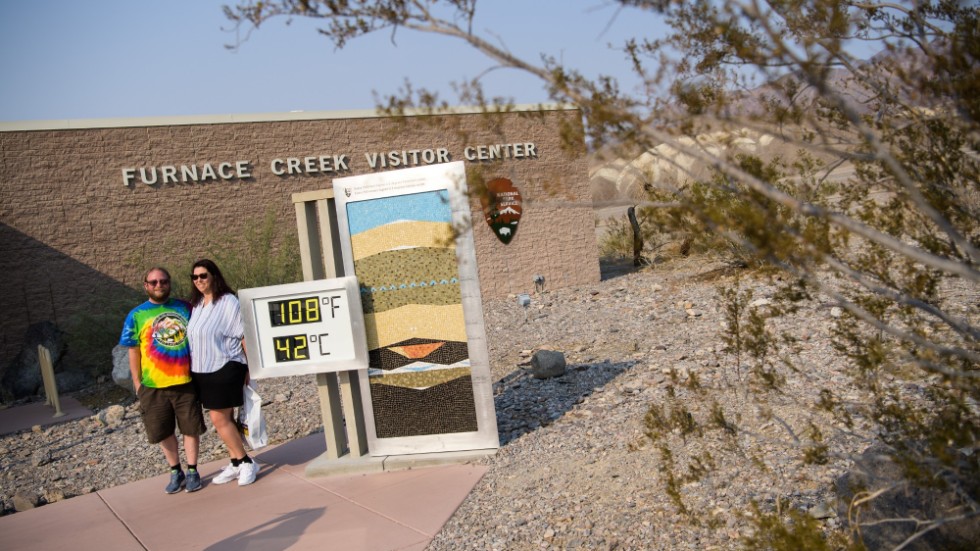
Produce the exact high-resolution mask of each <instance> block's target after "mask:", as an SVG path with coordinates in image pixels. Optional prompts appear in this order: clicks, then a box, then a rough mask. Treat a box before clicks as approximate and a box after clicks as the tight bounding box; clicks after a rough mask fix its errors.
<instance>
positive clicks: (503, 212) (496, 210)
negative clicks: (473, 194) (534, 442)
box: [480, 178, 521, 245]
mask: <svg viewBox="0 0 980 551" xmlns="http://www.w3.org/2000/svg"><path fill="white" fill-rule="evenodd" d="M480 203H481V204H482V206H483V215H484V218H485V219H486V221H487V225H489V226H490V229H491V230H493V234H494V235H496V236H497V239H499V240H500V241H501V242H502V243H503V244H504V245H506V244H508V243H510V241H511V240H512V239H514V236H515V235H516V234H517V225H518V223H519V222H520V221H521V192H520V190H518V189H517V187H516V186H514V183H513V182H511V181H510V180H508V179H507V178H494V179H493V180H490V181H489V182H487V190H486V192H485V193H484V194H483V195H481V196H480Z"/></svg>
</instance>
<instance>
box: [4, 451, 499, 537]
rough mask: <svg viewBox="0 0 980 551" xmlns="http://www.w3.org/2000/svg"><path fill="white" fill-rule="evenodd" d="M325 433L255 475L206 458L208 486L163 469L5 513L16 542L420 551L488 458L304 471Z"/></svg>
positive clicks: (266, 454) (266, 459)
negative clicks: (249, 479) (235, 475)
mask: <svg viewBox="0 0 980 551" xmlns="http://www.w3.org/2000/svg"><path fill="white" fill-rule="evenodd" d="M325 448H326V443H325V440H324V436H323V435H322V434H314V435H311V436H308V437H306V438H303V439H300V440H294V441H292V442H289V443H286V444H282V445H280V446H277V447H274V448H269V449H267V450H264V451H261V452H259V453H258V454H256V455H255V457H256V459H257V460H258V461H259V463H260V464H261V466H262V470H261V472H260V473H259V476H258V480H256V482H255V483H254V484H252V485H249V486H242V487H239V486H238V485H237V484H236V483H235V482H232V483H229V484H224V485H220V486H219V485H217V484H212V483H211V482H210V481H211V479H212V478H213V477H214V476H215V475H217V474H218V472H219V471H220V470H221V468H222V467H223V466H224V465H225V464H226V462H224V461H218V462H213V463H208V464H205V465H201V466H200V471H201V475H202V477H203V478H204V488H203V489H202V490H200V491H198V492H195V493H192V494H188V493H185V492H180V493H179V494H174V495H167V494H166V493H164V491H163V488H164V486H166V484H167V481H168V480H169V477H168V476H167V475H161V476H157V477H154V478H149V479H146V480H141V481H139V482H135V483H132V484H127V485H124V486H117V487H115V488H110V489H107V490H102V491H99V492H95V493H92V494H88V495H84V496H79V497H75V498H71V499H68V500H65V501H61V502H58V503H52V504H50V505H45V506H42V507H38V508H37V509H32V510H29V511H24V512H21V513H16V514H13V515H8V516H4V517H0V541H2V542H3V543H2V545H3V548H4V549H9V550H11V551H19V550H28V549H44V550H45V551H57V550H62V549H63V550H66V551H69V550H70V551H115V550H120V551H122V550H134V551H140V550H152V551H170V550H181V551H183V550H195V549H206V550H208V551H218V550H224V549H227V550H229V551H256V550H262V551H267V550H284V549H290V550H302V549H311V550H312V549H315V550H317V551H323V550H332V549H338V550H344V551H360V550H364V551H368V550H370V551H388V550H391V551H394V550H406V551H407V550H411V551H422V550H423V549H425V547H426V545H428V543H429V542H430V541H431V540H432V538H433V537H434V536H435V535H436V534H437V533H438V532H439V530H440V529H441V528H442V525H443V524H445V522H446V521H447V520H449V518H450V517H451V516H452V514H453V513H454V512H455V511H456V509H457V507H459V505H460V503H462V501H463V499H465V498H466V496H467V495H468V494H469V492H470V491H471V490H472V489H473V487H474V486H475V485H476V483H477V482H478V481H479V480H480V478H482V477H483V474H484V473H485V472H486V467H483V466H478V465H451V466H440V467H428V468H420V469H412V470H403V471H395V472H384V473H377V474H366V475H346V476H335V477H324V478H307V477H306V476H305V472H304V471H305V467H306V464H307V463H309V462H310V461H311V460H313V459H315V458H317V457H318V456H319V455H320V454H322V453H323V452H324V450H325Z"/></svg>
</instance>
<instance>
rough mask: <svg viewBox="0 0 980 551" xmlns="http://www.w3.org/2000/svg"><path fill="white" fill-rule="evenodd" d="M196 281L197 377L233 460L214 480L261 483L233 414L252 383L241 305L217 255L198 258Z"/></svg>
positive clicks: (193, 342)
mask: <svg viewBox="0 0 980 551" xmlns="http://www.w3.org/2000/svg"><path fill="white" fill-rule="evenodd" d="M191 280H192V282H193V284H194V285H193V290H192V291H191V301H190V302H191V306H192V307H193V309H192V310H191V320H190V323H188V325H187V335H188V338H189V340H190V346H191V378H192V379H193V382H194V386H195V387H196V388H197V392H198V395H199V397H200V400H201V405H203V406H204V408H205V409H208V410H210V411H209V415H210V416H211V424H212V425H214V429H215V431H216V432H217V433H218V436H220V437H221V441H222V442H224V443H225V446H226V447H227V448H228V454H229V456H230V457H231V464H230V465H228V466H226V467H225V468H224V469H223V470H222V471H221V473H219V474H218V475H217V476H216V477H214V479H213V480H212V482H214V483H215V484H225V483H228V482H231V481H232V480H236V479H237V480H238V485H239V486H246V485H248V484H251V483H253V482H255V476H256V475H257V474H258V472H259V464H258V463H255V462H254V461H252V458H251V457H249V456H248V454H247V453H245V446H244V445H243V444H242V438H241V435H239V434H238V426H237V425H236V423H235V419H234V415H233V413H234V408H236V407H241V406H242V404H243V403H244V400H243V392H244V387H245V385H246V384H248V366H247V365H246V359H245V342H244V337H245V327H244V325H243V324H242V313H241V307H240V306H239V304H238V298H237V297H236V296H235V292H234V291H233V290H232V289H231V288H230V287H229V286H228V283H226V282H225V278H224V276H223V275H221V270H220V269H218V266H217V265H216V264H215V263H214V262H212V261H211V260H208V259H203V260H198V261H197V262H195V263H194V267H193V268H192V269H191Z"/></svg>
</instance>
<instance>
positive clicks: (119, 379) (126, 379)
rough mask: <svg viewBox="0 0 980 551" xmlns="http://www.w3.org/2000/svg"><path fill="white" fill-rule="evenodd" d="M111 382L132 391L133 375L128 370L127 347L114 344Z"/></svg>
mask: <svg viewBox="0 0 980 551" xmlns="http://www.w3.org/2000/svg"><path fill="white" fill-rule="evenodd" d="M112 382H114V383H116V384H117V385H119V386H121V387H122V388H125V389H126V390H128V391H130V392H133V393H134V394H135V391H134V390H133V375H132V373H130V371H129V347H127V346H120V345H118V344H117V345H116V346H115V347H114V348H113V349H112Z"/></svg>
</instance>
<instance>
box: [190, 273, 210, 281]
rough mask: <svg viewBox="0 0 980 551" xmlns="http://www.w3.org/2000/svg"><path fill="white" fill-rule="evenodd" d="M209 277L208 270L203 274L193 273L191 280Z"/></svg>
mask: <svg viewBox="0 0 980 551" xmlns="http://www.w3.org/2000/svg"><path fill="white" fill-rule="evenodd" d="M207 278H208V273H207V272H204V273H203V274H191V281H197V280H199V279H200V280H205V279H207Z"/></svg>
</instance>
